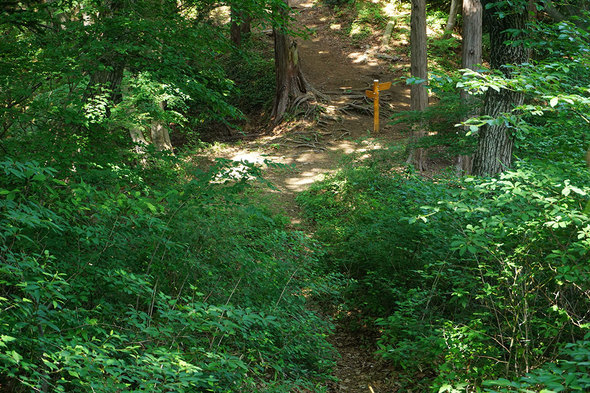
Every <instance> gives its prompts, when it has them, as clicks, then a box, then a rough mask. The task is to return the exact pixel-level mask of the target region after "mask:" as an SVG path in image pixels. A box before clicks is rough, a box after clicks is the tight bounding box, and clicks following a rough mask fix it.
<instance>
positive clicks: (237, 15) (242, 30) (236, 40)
mask: <svg viewBox="0 0 590 393" xmlns="http://www.w3.org/2000/svg"><path fill="white" fill-rule="evenodd" d="M250 30H251V18H250V17H249V16H247V15H246V14H245V13H244V12H243V11H239V10H237V9H236V8H235V7H232V9H231V25H230V37H231V41H232V43H233V44H234V45H235V46H236V47H240V46H241V45H242V40H243V39H244V38H247V37H248V36H249V35H250Z"/></svg>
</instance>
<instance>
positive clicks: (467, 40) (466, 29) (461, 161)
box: [456, 0, 483, 174]
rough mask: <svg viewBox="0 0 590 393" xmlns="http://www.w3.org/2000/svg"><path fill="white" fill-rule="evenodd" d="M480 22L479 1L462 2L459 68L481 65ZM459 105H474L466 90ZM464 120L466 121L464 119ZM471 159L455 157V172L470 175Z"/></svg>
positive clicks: (481, 11)
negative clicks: (461, 39)
mask: <svg viewBox="0 0 590 393" xmlns="http://www.w3.org/2000/svg"><path fill="white" fill-rule="evenodd" d="M482 21H483V7H482V5H481V1H480V0H463V44H462V49H461V52H462V53H461V68H464V69H467V68H469V69H472V70H473V69H475V67H476V66H477V65H479V64H481V56H482V45H481V37H482ZM461 103H462V104H463V105H464V106H465V107H472V106H473V105H474V99H473V96H472V95H470V94H469V92H468V91H467V90H461ZM477 115H478V113H476V111H471V112H470V113H468V114H467V118H470V117H473V116H477ZM465 120H466V119H465ZM471 166H472V159H471V156H470V155H459V156H458V157H457V165H456V168H457V171H458V172H459V173H466V174H469V173H471Z"/></svg>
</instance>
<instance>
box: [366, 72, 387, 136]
mask: <svg viewBox="0 0 590 393" xmlns="http://www.w3.org/2000/svg"><path fill="white" fill-rule="evenodd" d="M390 88H391V82H385V83H379V80H378V79H375V80H374V81H373V90H365V94H366V95H367V97H369V98H372V99H373V114H374V116H373V132H375V133H377V132H379V92H380V91H383V90H388V89H390Z"/></svg>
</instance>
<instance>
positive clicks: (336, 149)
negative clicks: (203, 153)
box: [215, 0, 410, 393]
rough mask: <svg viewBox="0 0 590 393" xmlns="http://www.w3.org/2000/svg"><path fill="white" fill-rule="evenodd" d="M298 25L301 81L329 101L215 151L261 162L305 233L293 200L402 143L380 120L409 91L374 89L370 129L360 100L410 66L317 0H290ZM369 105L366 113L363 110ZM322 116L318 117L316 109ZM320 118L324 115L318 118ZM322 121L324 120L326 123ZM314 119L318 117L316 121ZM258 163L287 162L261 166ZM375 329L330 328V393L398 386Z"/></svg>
mask: <svg viewBox="0 0 590 393" xmlns="http://www.w3.org/2000/svg"><path fill="white" fill-rule="evenodd" d="M291 6H292V8H293V9H294V11H295V12H296V20H297V23H298V24H299V27H302V28H303V27H304V28H307V29H309V31H310V32H311V33H310V34H309V37H308V39H298V40H297V43H298V50H299V56H300V59H301V60H300V61H301V66H302V70H303V73H304V75H305V76H306V78H307V79H308V81H309V82H310V83H311V84H312V85H313V86H314V87H315V88H316V89H317V90H319V91H320V92H321V93H323V94H324V95H326V96H328V97H329V101H326V102H323V103H321V106H322V108H323V110H322V112H321V113H319V114H317V113H316V116H313V115H312V116H310V117H309V118H308V119H303V120H301V119H298V120H293V121H287V122H285V123H284V124H283V125H281V126H280V127H277V128H276V129H274V130H273V132H271V133H270V135H266V136H262V137H259V138H256V139H255V140H251V141H242V142H241V143H239V144H236V145H230V146H224V147H223V148H221V149H220V150H218V151H215V154H216V155H217V156H220V155H221V156H223V157H226V158H230V159H232V160H235V161H248V162H252V163H256V164H260V165H261V166H262V167H263V171H264V172H263V176H264V178H265V179H267V180H269V181H270V182H271V183H272V184H273V185H274V186H275V187H276V189H275V190H272V191H271V192H273V193H275V194H276V198H270V199H271V200H272V201H274V202H271V204H272V205H271V206H274V208H275V209H276V210H277V212H279V213H282V214H284V215H286V216H287V217H289V218H290V219H291V225H292V227H293V229H297V230H304V231H309V230H310V228H306V225H305V223H304V222H303V220H302V217H301V211H300V208H299V206H298V205H297V203H296V201H295V197H296V196H297V194H298V193H300V192H301V191H304V190H306V189H307V188H308V187H309V186H310V185H311V184H312V183H314V182H316V181H318V180H321V179H322V178H323V177H324V176H325V175H326V174H329V173H331V172H333V171H335V170H337V169H338V168H339V167H340V163H341V162H342V160H343V159H345V158H346V157H347V156H350V155H353V154H354V155H355V157H356V159H363V156H364V155H365V154H369V153H370V151H371V150H375V149H381V148H383V147H385V146H388V145H391V144H400V143H403V139H404V138H406V137H407V136H406V134H403V133H402V132H401V131H402V129H401V126H391V125H388V124H387V115H388V114H392V113H395V112H399V111H404V110H409V101H410V89H409V87H408V86H406V85H405V83H394V84H393V86H392V88H391V89H390V90H387V91H385V92H382V94H381V111H382V114H383V115H382V117H381V125H382V126H381V130H380V132H379V133H377V134H375V133H373V114H372V110H371V108H372V102H371V101H369V100H368V99H366V98H365V97H364V94H365V90H370V89H371V88H372V85H373V81H374V80H376V79H378V80H380V81H381V82H387V81H395V80H397V81H399V80H400V77H401V76H405V72H406V71H407V70H408V67H409V59H408V57H407V55H406V53H407V48H406V47H405V45H407V43H404V42H391V41H390V42H389V45H391V46H384V45H382V36H383V31H375V32H374V34H373V35H372V36H368V37H366V38H365V39H363V40H362V42H358V41H355V40H351V38H350V37H348V36H347V35H346V34H345V33H344V32H343V30H344V29H343V27H342V26H341V25H340V24H339V22H338V19H337V18H336V17H335V15H334V14H333V11H332V10H331V9H330V8H328V7H326V6H325V5H322V4H321V3H320V2H319V1H318V0H291ZM361 107H362V108H368V109H369V110H363V109H361ZM322 113H323V114H322ZM324 116H325V118H324ZM326 118H327V120H326ZM318 120H319V121H318ZM265 160H269V161H272V162H274V163H280V164H286V165H288V167H286V166H281V167H273V166H267V165H264V162H265ZM373 332H374V331H373V330H372V329H368V328H367V329H366V331H363V328H362V327H361V328H359V329H357V330H356V331H355V332H351V331H350V330H349V329H347V328H345V327H344V326H339V325H338V324H337V325H336V331H335V334H334V336H333V338H332V340H331V341H332V344H333V345H334V347H335V349H336V350H337V351H338V353H339V355H340V356H339V358H338V360H337V367H336V369H335V371H334V376H335V377H336V378H337V380H338V381H337V382H333V383H331V384H330V386H329V387H328V392H329V393H361V392H363V393H365V392H367V393H385V392H388V393H391V392H397V391H400V385H399V383H398V382H397V380H396V378H395V371H394V370H392V369H391V367H389V366H388V365H386V364H384V363H383V362H380V361H379V360H378V359H377V358H376V357H375V356H374V351H375V346H374V345H375V343H374V340H373V339H372V336H373V334H372V333H373Z"/></svg>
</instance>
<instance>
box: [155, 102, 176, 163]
mask: <svg viewBox="0 0 590 393" xmlns="http://www.w3.org/2000/svg"><path fill="white" fill-rule="evenodd" d="M158 106H159V107H160V110H161V111H162V112H164V110H165V104H164V102H159V103H158ZM150 131H151V132H150V134H151V137H152V144H153V145H154V147H155V148H156V151H164V150H166V151H170V152H172V150H173V149H172V142H171V141H170V134H169V133H168V127H166V126H165V125H164V124H163V123H162V122H161V121H157V120H154V121H152V126H151V128H150Z"/></svg>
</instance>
